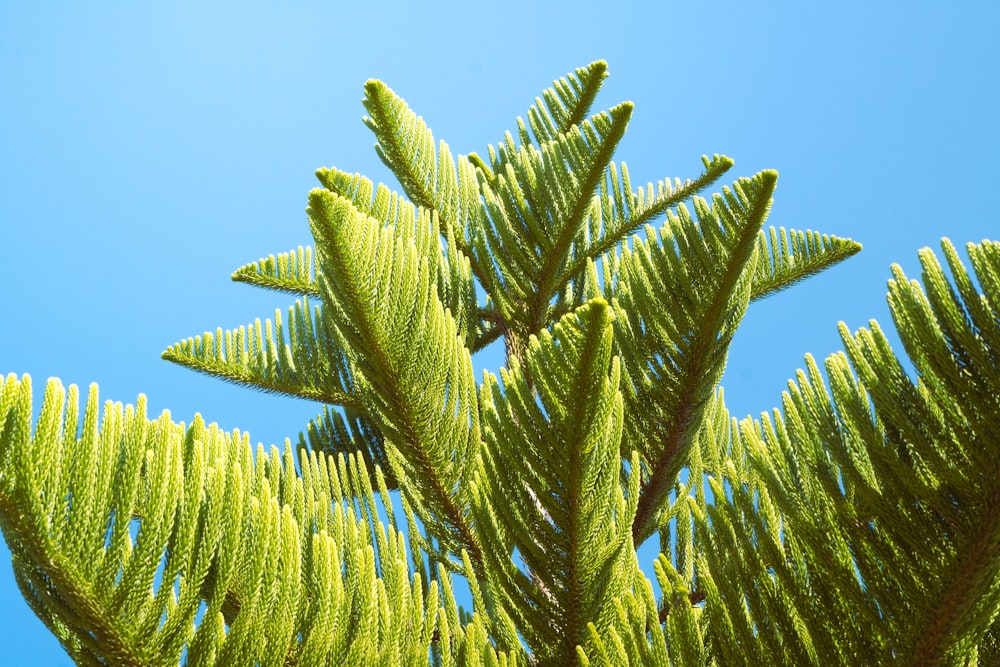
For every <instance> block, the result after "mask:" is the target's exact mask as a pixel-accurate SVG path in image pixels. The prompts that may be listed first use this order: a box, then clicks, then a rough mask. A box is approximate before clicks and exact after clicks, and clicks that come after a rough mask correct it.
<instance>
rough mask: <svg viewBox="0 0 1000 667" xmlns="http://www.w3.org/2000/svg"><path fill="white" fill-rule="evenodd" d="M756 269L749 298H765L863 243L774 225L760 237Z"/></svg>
mask: <svg viewBox="0 0 1000 667" xmlns="http://www.w3.org/2000/svg"><path fill="white" fill-rule="evenodd" d="M757 244H758V248H757V255H758V257H759V259H758V261H757V270H756V272H755V273H754V279H753V288H752V289H753V291H752V293H751V296H750V298H751V299H753V300H756V299H763V298H764V297H767V296H770V295H772V294H774V293H775V292H779V291H781V290H783V289H787V288H788V287H791V286H792V285H794V284H796V283H798V282H801V281H803V280H805V279H806V278H808V277H809V276H812V275H815V274H817V273H819V272H820V271H823V270H825V269H827V268H829V267H830V266H832V265H834V264H836V263H838V262H842V261H844V260H845V259H847V258H848V257H851V256H853V255H856V254H857V253H859V252H861V244H860V243H857V242H856V241H852V240H850V239H842V238H839V237H836V236H830V235H828V234H820V233H819V232H816V231H812V230H808V231H805V232H803V231H800V230H797V229H793V230H791V232H790V233H789V232H788V231H786V230H785V228H784V227H782V228H781V229H779V230H776V229H775V228H774V227H771V228H770V230H768V232H767V233H765V232H764V231H763V230H762V231H761V232H760V238H759V239H758V240H757Z"/></svg>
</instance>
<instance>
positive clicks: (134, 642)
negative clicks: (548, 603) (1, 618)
mask: <svg viewBox="0 0 1000 667" xmlns="http://www.w3.org/2000/svg"><path fill="white" fill-rule="evenodd" d="M98 406H99V399H98V393H97V388H96V386H92V387H91V390H90V393H89V396H88V399H87V402H86V406H85V408H84V410H83V412H82V414H81V412H80V410H79V403H78V393H77V389H76V387H73V386H71V387H70V388H69V391H68V392H67V391H65V390H64V389H63V387H62V386H61V385H60V384H59V383H58V381H50V383H49V384H48V386H47V388H46V392H45V399H44V401H43V404H42V407H41V411H40V415H39V417H38V421H37V422H36V423H34V424H33V423H32V400H31V383H30V379H29V378H28V377H27V376H25V377H24V378H23V379H21V380H18V379H17V378H16V377H14V376H13V375H11V376H8V377H7V378H6V379H3V380H0V526H2V528H3V533H4V538H5V540H6V541H7V544H8V546H9V547H10V549H11V553H12V556H13V563H14V568H15V575H16V577H17V581H18V584H19V586H20V588H21V591H22V593H23V594H24V596H25V598H26V599H27V600H28V602H29V604H30V605H31V606H32V608H33V609H34V610H35V612H36V613H37V614H38V616H39V617H40V618H41V619H42V620H43V621H44V622H45V623H46V625H47V626H48V627H49V628H50V629H51V630H52V632H53V633H54V634H55V635H56V636H57V637H58V638H59V641H60V642H61V643H62V645H63V646H64V647H65V648H66V650H67V652H68V653H69V655H70V656H71V657H72V658H73V660H74V661H75V662H76V663H77V664H80V665H116V666H129V665H135V666H137V667H138V666H146V665H178V664H182V663H183V664H186V665H254V664H257V665H281V666H289V667H290V666H294V665H302V666H303V667H313V666H315V665H326V664H337V665H341V664H343V665H363V664H394V665H396V664H398V665H426V664H427V659H428V655H429V653H430V652H431V651H433V650H436V649H435V648H434V646H435V645H439V646H447V650H448V651H450V652H451V654H452V655H453V656H455V658H454V659H453V660H452V661H451V662H449V661H442V662H441V664H469V665H487V664H491V665H496V664H510V665H513V664H523V661H522V660H521V659H520V657H519V656H518V655H516V654H510V655H504V656H498V655H497V654H496V653H495V652H494V651H493V649H492V647H491V646H490V644H489V642H488V640H487V635H486V631H485V628H484V626H483V619H482V618H473V619H471V620H470V621H467V622H463V623H457V622H445V619H446V618H452V619H457V618H458V612H457V610H455V609H453V608H452V607H453V601H451V598H450V596H445V595H443V594H442V592H441V591H440V589H439V588H438V586H437V584H432V586H431V587H430V591H429V593H428V594H427V595H424V593H423V587H422V584H421V581H420V578H419V577H413V576H412V575H411V574H410V571H409V569H408V568H407V565H406V562H407V559H406V553H405V548H404V546H403V545H404V538H403V535H402V533H400V532H399V531H398V529H397V527H396V526H395V524H394V522H392V525H391V526H390V530H388V531H387V530H386V528H385V526H384V525H383V524H382V523H380V522H379V521H378V519H377V516H375V511H376V509H375V508H376V505H375V503H376V501H375V498H374V496H373V494H372V489H371V487H370V486H368V485H367V480H368V478H369V475H368V472H367V471H366V470H364V467H363V464H361V463H360V462H359V461H358V460H357V459H355V458H353V457H351V458H344V457H340V458H339V459H338V460H335V459H333V458H329V457H326V456H323V455H318V454H316V453H315V452H313V453H305V452H303V453H302V456H301V457H299V458H298V459H297V460H296V458H295V457H294V456H293V455H292V453H291V451H290V450H286V451H285V452H284V453H280V452H279V451H278V450H277V449H276V448H272V449H271V450H270V452H268V451H266V450H264V449H263V448H262V447H258V449H257V451H256V454H254V453H253V451H252V449H251V447H250V441H249V438H248V436H246V435H245V434H244V435H242V436H241V435H240V434H239V433H238V432H237V433H232V434H230V433H223V432H221V431H219V430H218V428H217V427H216V426H215V425H209V426H206V425H205V424H204V422H202V421H201V419H200V418H197V417H196V418H195V420H194V422H193V423H192V424H191V426H190V427H185V426H184V424H177V423H174V422H172V421H171V420H170V417H169V414H167V413H164V414H163V415H162V416H161V417H160V418H158V419H156V420H153V421H150V420H148V419H147V418H146V415H145V399H144V398H143V397H141V396H140V398H139V401H138V402H137V404H136V406H135V407H132V406H128V407H125V408H123V407H122V405H121V404H112V403H110V402H108V403H107V404H106V405H105V408H104V412H103V415H100V414H99V407H98ZM99 424H100V427H99ZM297 470H300V471H301V472H297ZM358 497H360V498H362V499H363V502H362V503H361V504H360V505H355V504H354V502H353V500H352V499H354V498H358ZM446 580H447V578H446V577H445V581H446ZM389 608H391V609H392V613H391V614H388V613H386V610H387V609H389ZM376 618H377V619H379V622H378V623H372V621H373V619H376Z"/></svg>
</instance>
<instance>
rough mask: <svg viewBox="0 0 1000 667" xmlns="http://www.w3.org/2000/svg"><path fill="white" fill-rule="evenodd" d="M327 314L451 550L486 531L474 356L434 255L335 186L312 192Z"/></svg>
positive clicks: (398, 466)
mask: <svg viewBox="0 0 1000 667" xmlns="http://www.w3.org/2000/svg"><path fill="white" fill-rule="evenodd" d="M307 212H308V214H309V219H310V222H311V225H312V229H313V235H314V237H315V238H316V244H317V250H318V260H319V263H320V268H321V272H320V289H321V292H322V295H323V301H324V305H325V306H326V308H325V309H324V314H325V317H327V318H328V321H329V324H330V326H332V327H334V328H335V329H336V330H337V332H338V337H339V339H340V340H341V341H342V343H343V345H344V347H345V348H349V349H351V350H352V358H351V367H352V370H353V371H354V373H355V377H356V379H357V381H356V384H357V386H358V391H359V394H360V395H361V396H362V398H363V399H364V401H365V404H366V405H368V406H369V408H368V414H369V416H370V418H371V419H372V421H373V422H374V423H375V425H376V426H377V427H378V429H379V431H380V432H381V433H382V434H383V436H384V438H385V447H386V453H387V455H388V459H389V462H390V464H391V469H392V472H393V475H394V476H395V477H396V479H397V480H400V481H402V478H403V477H405V479H406V480H407V481H408V482H409V483H408V484H406V485H404V486H403V490H404V493H405V494H406V495H407V499H408V500H409V502H410V503H411V504H412V505H413V507H414V509H415V510H416V511H417V513H418V514H419V516H420V519H421V521H422V522H423V523H424V524H425V525H426V526H428V528H429V529H430V530H432V532H433V533H434V535H435V537H436V538H437V539H439V540H441V542H442V544H443V545H444V546H445V548H446V549H447V550H448V551H450V552H451V553H456V554H457V553H458V552H459V550H460V549H461V548H465V549H468V551H469V553H470V555H471V556H472V557H473V560H474V561H475V562H476V563H477V565H478V564H479V561H480V553H479V545H478V539H477V538H476V537H475V536H474V535H473V534H472V533H471V531H470V529H469V524H468V521H467V519H466V511H467V506H468V503H469V497H468V493H469V491H468V488H467V485H463V484H461V482H463V481H465V480H467V479H468V472H469V470H470V469H471V467H472V466H473V465H474V462H475V460H476V457H477V449H478V444H479V410H478V399H477V394H476V383H475V379H474V378H473V375H472V358H471V355H470V353H469V351H468V349H467V348H466V347H465V346H464V344H463V341H462V339H461V337H460V336H459V332H458V330H457V326H456V323H455V319H454V318H453V317H452V316H451V314H450V313H449V311H448V310H446V309H445V308H444V306H443V305H442V303H441V301H440V300H439V299H438V298H437V295H436V293H435V290H434V281H435V275H434V274H433V273H432V267H433V265H432V263H431V261H432V260H431V259H429V258H427V257H426V256H421V255H420V254H419V253H418V250H417V244H416V243H415V242H413V240H412V239H407V238H405V237H403V236H401V235H400V234H399V233H397V232H398V230H394V229H392V228H386V227H383V225H382V224H381V223H380V222H379V221H378V220H376V219H374V218H371V217H369V216H367V215H365V214H364V213H362V212H361V211H359V210H358V209H357V208H355V207H354V205H353V204H352V203H351V202H350V201H349V200H347V199H344V198H343V197H341V196H339V195H336V194H334V193H332V192H329V191H327V190H313V191H312V192H311V193H310V194H309V208H308V209H307Z"/></svg>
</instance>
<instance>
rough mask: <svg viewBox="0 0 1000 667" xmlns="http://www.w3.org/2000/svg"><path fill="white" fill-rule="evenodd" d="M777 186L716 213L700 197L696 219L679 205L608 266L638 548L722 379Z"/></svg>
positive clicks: (736, 196) (732, 196)
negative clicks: (637, 475)
mask: <svg viewBox="0 0 1000 667" xmlns="http://www.w3.org/2000/svg"><path fill="white" fill-rule="evenodd" d="M776 182H777V174H776V173H775V172H773V171H765V172H761V173H760V174H758V175H757V176H755V177H754V178H753V179H741V180H740V181H737V183H735V184H734V185H733V188H732V189H729V188H726V189H724V192H723V194H722V195H716V196H715V198H714V200H713V202H712V205H711V207H710V206H709V205H708V203H707V202H705V201H704V200H701V199H696V200H695V211H696V213H697V221H696V220H694V219H693V218H691V216H690V215H689V214H688V212H687V209H686V208H685V207H680V208H678V209H677V211H676V213H674V212H671V213H670V214H669V215H668V219H667V224H666V225H665V226H664V227H663V228H662V229H661V230H660V231H659V233H658V234H657V233H656V232H655V231H654V230H652V229H651V228H650V229H649V230H648V236H649V239H650V240H648V241H645V242H644V241H642V240H641V239H639V238H638V237H636V238H635V239H634V241H633V247H632V249H628V248H624V249H623V250H622V252H621V254H620V257H618V258H617V259H616V260H615V261H614V262H611V263H609V264H610V267H609V268H608V269H607V271H608V275H609V279H610V280H611V283H610V284H611V293H612V294H613V295H614V298H615V300H616V312H617V314H618V317H617V318H616V320H615V326H616V336H615V343H616V345H617V346H618V348H619V354H621V357H622V364H623V367H624V369H625V378H626V382H625V385H624V386H625V391H624V397H625V402H626V405H627V409H626V422H625V433H626V436H625V447H626V448H635V449H637V450H638V451H639V452H640V454H641V455H642V464H643V468H642V474H643V490H642V496H641V497H640V500H639V509H638V513H637V515H636V523H635V525H634V526H633V536H634V537H635V541H636V544H640V543H642V542H643V541H644V540H645V539H646V538H647V537H649V536H650V535H652V534H653V533H654V532H655V531H656V530H658V528H659V526H658V525H657V524H656V521H655V517H656V515H657V514H658V512H659V508H660V507H661V505H662V503H663V502H664V500H665V498H666V495H667V493H668V492H669V489H670V488H671V487H672V486H673V484H674V479H675V478H676V476H677V473H678V472H679V471H680V469H681V468H682V467H683V466H684V465H685V460H686V458H687V456H688V451H689V450H690V447H691V443H692V442H693V439H694V436H695V434H696V433H697V432H698V429H699V428H700V427H701V423H702V415H703V413H704V409H705V406H706V404H707V403H708V401H709V399H710V398H711V396H712V392H713V390H714V389H715V387H716V385H717V384H718V381H719V379H720V378H721V376H722V371H723V368H724V366H725V360H726V355H727V352H728V348H729V342H730V340H731V339H732V336H733V334H734V333H735V331H736V327H737V326H738V325H739V323H740V321H741V319H742V317H743V314H744V312H745V311H746V307H747V304H748V303H749V298H750V286H751V277H752V275H753V274H752V270H753V267H754V262H755V261H756V260H755V251H756V249H757V235H758V232H759V231H760V229H761V227H762V226H763V224H764V221H765V219H766V218H767V214H768V211H769V209H770V205H771V195H772V193H773V192H774V187H775V184H776ZM747 267H750V269H749V270H748V269H747ZM626 453H627V452H626Z"/></svg>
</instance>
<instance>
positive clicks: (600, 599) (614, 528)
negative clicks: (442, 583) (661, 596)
mask: <svg viewBox="0 0 1000 667" xmlns="http://www.w3.org/2000/svg"><path fill="white" fill-rule="evenodd" d="M611 319H612V314H611V310H610V308H609V307H608V305H607V304H606V303H605V302H604V301H602V300H597V301H593V302H591V303H589V304H586V305H585V306H583V307H581V308H580V309H578V310H577V311H575V312H574V313H572V314H569V315H566V316H565V317H563V318H562V319H561V320H560V321H559V322H558V323H557V324H556V326H555V328H554V329H553V331H552V333H551V334H550V333H549V332H548V331H547V330H545V331H542V332H541V333H540V334H539V336H538V337H537V338H534V337H533V338H532V339H531V343H530V346H529V349H528V350H527V354H526V358H525V364H526V366H527V372H528V374H530V376H531V377H532V378H534V379H535V385H534V386H535V389H537V397H536V396H535V395H533V392H532V388H531V387H529V385H528V381H527V379H526V377H525V371H524V370H522V369H521V367H520V364H519V363H518V362H517V360H516V359H512V360H511V368H510V370H509V371H506V370H504V369H501V375H502V377H503V389H501V387H500V386H499V384H498V383H497V381H496V378H495V376H493V375H491V374H487V376H486V380H485V383H484V386H483V389H482V392H481V395H482V402H483V419H484V428H485V431H484V434H485V442H486V447H485V449H484V454H485V456H484V459H485V462H484V468H483V474H482V477H481V479H480V482H479V483H480V484H481V485H482V493H483V495H482V497H481V498H480V500H479V502H478V503H477V513H478V514H479V515H480V519H479V521H480V524H481V525H484V526H485V525H490V524H494V523H495V524H497V525H498V526H499V527H500V528H501V530H500V533H499V534H500V535H503V536H505V539H498V538H497V537H495V536H494V537H493V539H492V540H491V541H490V543H489V550H488V558H489V559H490V564H491V566H492V567H491V571H493V570H495V571H496V572H497V573H498V575H497V577H496V580H495V581H494V584H495V585H496V586H497V587H498V589H499V590H500V591H501V592H502V593H503V597H504V600H505V602H506V606H507V610H508V612H509V613H510V615H511V618H513V619H515V621H516V623H517V626H518V629H519V630H520V632H521V634H522V636H523V637H524V640H525V642H526V643H527V645H528V647H529V648H530V649H531V650H532V652H533V653H534V655H535V657H536V659H537V661H538V663H537V664H539V665H550V664H551V665H562V664H570V663H571V662H573V661H574V658H575V656H576V652H577V646H582V645H584V644H586V643H587V640H588V631H587V626H588V624H589V623H593V624H594V625H595V626H596V627H597V628H598V630H599V631H601V632H603V631H604V630H606V629H608V628H609V627H610V626H611V625H612V623H613V621H614V609H613V607H611V606H610V605H608V604H606V601H607V600H614V599H618V598H619V596H621V595H623V594H624V593H625V592H626V591H629V590H631V588H632V585H633V581H634V579H635V577H636V572H637V570H636V562H635V554H634V551H633V550H632V537H631V525H632V516H633V514H634V511H635V503H636V500H637V486H633V488H632V489H630V493H629V495H628V496H627V497H626V496H623V494H622V491H621V487H620V486H619V485H618V476H619V470H620V467H621V462H620V455H619V450H620V440H621V429H622V409H623V408H622V401H621V396H620V394H619V390H618V385H619V382H620V379H619V365H618V361H617V359H615V360H612V358H611V352H612V328H611ZM481 534H482V535H484V537H485V538H486V539H490V537H491V536H492V535H493V533H492V532H491V531H487V530H483V531H481ZM514 548H516V549H517V550H518V552H519V553H520V554H521V558H523V560H524V563H525V565H526V566H527V567H528V568H529V569H530V572H531V577H530V578H529V577H528V576H527V575H526V574H524V573H523V572H522V571H520V570H519V569H517V568H516V567H515V566H514V564H513V563H512V561H511V552H512V550H513V549H514Z"/></svg>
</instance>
